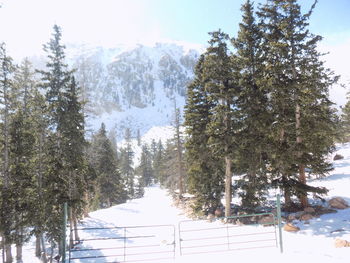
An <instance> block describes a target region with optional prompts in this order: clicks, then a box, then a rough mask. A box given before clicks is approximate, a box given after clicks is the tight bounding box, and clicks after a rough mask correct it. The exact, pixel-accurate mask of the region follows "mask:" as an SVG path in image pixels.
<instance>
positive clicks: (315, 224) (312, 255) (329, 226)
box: [24, 143, 350, 263]
mask: <svg viewBox="0 0 350 263" xmlns="http://www.w3.org/2000/svg"><path fill="white" fill-rule="evenodd" d="M337 153H339V154H341V155H343V156H344V157H345V158H344V159H343V160H338V161H335V162H334V167H335V169H334V171H333V172H332V173H331V174H330V176H328V177H327V178H324V179H320V180H314V181H312V182H311V184H313V185H317V186H325V187H327V188H328V189H329V190H330V191H329V195H328V196H327V197H326V199H330V198H331V197H334V196H340V197H343V198H344V199H345V200H347V201H348V202H349V203H350V191H349V186H350V143H348V144H344V145H341V146H339V147H338V151H337ZM184 220H189V218H187V217H186V216H185V215H184V213H183V212H182V211H181V210H179V209H178V208H176V207H175V206H173V204H172V200H171V197H170V196H169V195H168V194H167V192H166V190H163V189H160V188H159V187H157V186H154V187H149V188H147V189H146V193H145V196H144V197H143V198H140V199H135V200H131V201H128V202H127V203H125V204H121V205H117V206H113V207H111V208H107V209H101V210H98V211H95V212H92V213H90V217H89V218H86V219H84V220H83V221H82V223H81V225H80V227H89V228H94V227H95V228H97V227H132V226H149V225H162V226H157V227H153V228H147V227H146V228H126V229H124V228H121V229H102V230H85V231H80V237H81V238H84V239H88V238H113V237H116V236H123V235H124V234H126V235H127V236H140V235H142V236H151V238H149V239H145V240H147V241H145V240H144V241H140V240H136V239H130V240H127V244H126V246H133V245H136V246H137V245H147V243H148V242H150V243H152V244H153V245H155V246H156V247H155V248H154V247H153V248H152V249H156V250H153V251H159V252H162V251H170V252H169V253H168V254H166V255H167V256H170V257H172V255H173V254H172V249H173V246H172V245H171V244H172V242H175V258H174V259H170V260H159V261H156V260H150V261H148V262H177V263H187V262H214V261H220V262H232V261H235V262H237V261H241V262H269V263H270V262H293V263H294V262H310V261H314V262H318V263H333V262H334V263H342V262H344V263H345V262H350V261H349V260H350V247H349V248H335V245H334V244H335V239H336V238H341V239H345V240H348V241H350V209H345V210H338V211H337V213H332V214H326V215H322V216H321V217H319V218H314V219H311V220H309V222H308V223H304V222H300V221H295V222H294V223H295V224H296V225H297V226H298V227H300V231H299V232H297V233H289V232H285V231H283V246H284V253H283V254H281V253H280V251H279V249H278V248H276V247H274V248H266V249H255V250H241V251H230V252H221V253H205V254H194V255H180V253H179V236H178V235H179V233H178V228H179V222H181V221H184ZM190 223H191V222H190ZM198 224H200V227H201V228H213V227H216V226H217V225H220V223H219V222H215V223H210V222H209V221H206V222H202V221H201V222H200V223H198ZM124 231H125V232H124ZM219 231H221V230H219ZM243 231H248V230H247V229H244V227H242V228H241V232H243ZM256 231H261V232H263V231H267V228H263V227H256ZM199 232H201V233H202V234H203V231H199ZM174 233H175V234H174ZM194 235H195V234H194ZM196 235H197V234H196ZM190 237H191V236H190ZM193 237H194V236H193ZM187 238H188V237H187ZM89 242H90V243H89ZM118 242H119V243H118ZM123 242H124V239H120V240H108V239H107V240H99V241H85V242H83V244H80V245H79V246H80V247H81V248H93V247H94V248H103V247H120V246H121V247H123V246H124V243H123ZM142 242H144V243H142ZM193 242H197V241H193ZM157 244H158V245H159V247H157ZM147 249H148V248H144V247H143V248H139V249H135V250H134V251H133V253H135V254H138V253H141V254H142V253H144V255H141V256H140V255H137V256H136V257H134V259H141V258H146V257H147V256H149V255H148V254H146V252H147ZM210 249H214V248H213V247H212V246H210V247H208V249H207V251H208V250H210ZM214 250H216V249H214ZM79 253H80V252H79ZM84 253H85V256H86V255H102V256H103V255H110V254H111V253H112V254H113V253H114V254H119V253H120V251H119V252H118V251H116V250H101V251H97V252H95V251H93V252H92V251H88V252H84ZM93 253H95V254H93ZM96 253H97V254H96ZM108 253H110V254H108ZM129 253H130V252H129ZM73 254H74V253H73ZM24 255H25V256H24V263H37V262H39V261H38V260H37V259H36V258H34V257H33V244H28V246H26V248H25V251H24ZM74 255H75V256H77V255H78V254H77V252H75V254H74ZM80 255H83V254H80ZM161 256H163V255H159V257H161ZM150 257H151V258H154V255H153V256H150ZM113 260H116V257H114V258H113V257H111V258H100V259H93V260H91V259H90V261H88V260H85V261H84V260H80V261H79V260H74V261H72V262H74V263H76V262H81V263H83V262H84V263H86V262H113ZM118 260H120V261H122V260H123V258H120V257H118ZM67 262H68V261H67ZM114 262H118V261H114Z"/></svg>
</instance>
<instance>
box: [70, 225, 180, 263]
mask: <svg viewBox="0 0 350 263" xmlns="http://www.w3.org/2000/svg"><path fill="white" fill-rule="evenodd" d="M77 230H78V231H79V235H80V236H81V238H80V239H79V240H73V242H74V244H75V245H74V246H73V248H70V249H69V262H70V263H74V262H84V263H89V262H101V263H102V262H141V261H143V262H145V261H149V262H154V261H156V260H165V259H173V258H175V226H173V225H150V226H126V227H96V228H78V229H77ZM73 231H75V229H71V235H72V232H73Z"/></svg>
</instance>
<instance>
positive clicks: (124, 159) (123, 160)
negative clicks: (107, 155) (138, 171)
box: [120, 128, 135, 199]
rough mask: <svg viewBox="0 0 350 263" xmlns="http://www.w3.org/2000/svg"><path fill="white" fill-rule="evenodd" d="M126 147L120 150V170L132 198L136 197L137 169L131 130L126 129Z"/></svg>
mask: <svg viewBox="0 0 350 263" xmlns="http://www.w3.org/2000/svg"><path fill="white" fill-rule="evenodd" d="M124 140H125V147H123V148H122V149H121V150H120V170H121V174H122V177H123V179H124V181H125V184H126V188H127V192H128V196H129V198H130V199H132V198H134V197H135V170H134V168H133V165H134V161H133V158H134V152H133V150H132V144H131V130H130V129H129V128H126V129H125V136H124Z"/></svg>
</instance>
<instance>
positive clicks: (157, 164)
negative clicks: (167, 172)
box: [151, 140, 164, 183]
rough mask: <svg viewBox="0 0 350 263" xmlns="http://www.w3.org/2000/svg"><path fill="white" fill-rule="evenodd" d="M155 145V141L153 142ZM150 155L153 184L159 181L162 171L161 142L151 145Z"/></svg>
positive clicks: (162, 151)
mask: <svg viewBox="0 0 350 263" xmlns="http://www.w3.org/2000/svg"><path fill="white" fill-rule="evenodd" d="M154 143H155V141H154ZM151 154H152V159H153V160H152V168H153V173H154V180H155V182H157V183H158V182H160V181H161V174H162V170H163V169H164V147H163V143H162V140H159V141H158V143H157V144H156V143H155V145H153V141H152V144H151Z"/></svg>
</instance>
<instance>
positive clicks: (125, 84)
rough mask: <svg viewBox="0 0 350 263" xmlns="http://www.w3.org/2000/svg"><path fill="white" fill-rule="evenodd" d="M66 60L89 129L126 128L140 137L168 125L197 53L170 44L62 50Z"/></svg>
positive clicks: (180, 103)
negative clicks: (81, 98) (79, 90)
mask: <svg viewBox="0 0 350 263" xmlns="http://www.w3.org/2000/svg"><path fill="white" fill-rule="evenodd" d="M67 51H68V52H67V57H68V59H69V64H71V65H72V66H73V67H74V68H76V69H77V71H76V73H75V74H76V78H77V80H78V81H79V83H80V86H81V87H82V90H83V96H84V99H85V100H87V104H86V107H85V108H86V112H87V115H88V127H90V128H91V129H92V130H96V129H98V128H99V126H100V124H101V122H104V123H105V124H106V126H107V128H108V129H116V130H117V133H118V134H119V136H118V137H120V136H121V135H122V130H123V129H124V128H126V127H129V128H131V129H132V130H133V131H134V132H135V133H136V131H137V130H140V131H141V133H145V132H146V131H148V130H149V129H150V128H152V127H153V126H164V125H168V124H170V122H171V118H172V113H173V111H174V104H175V102H176V105H177V106H178V107H180V108H182V107H183V105H184V103H185V96H186V86H187V84H188V83H189V82H190V81H191V79H192V78H193V70H194V67H195V65H196V62H197V60H198V58H199V51H197V50H193V49H187V50H186V49H185V48H184V47H183V46H179V45H175V44H164V43H162V44H156V45H155V46H154V47H147V46H142V45H138V46H136V47H134V48H131V49H130V48H129V49H127V50H125V49H123V48H115V49H103V48H86V47H85V48H83V47H79V46H75V47H69V46H68V47H67Z"/></svg>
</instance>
